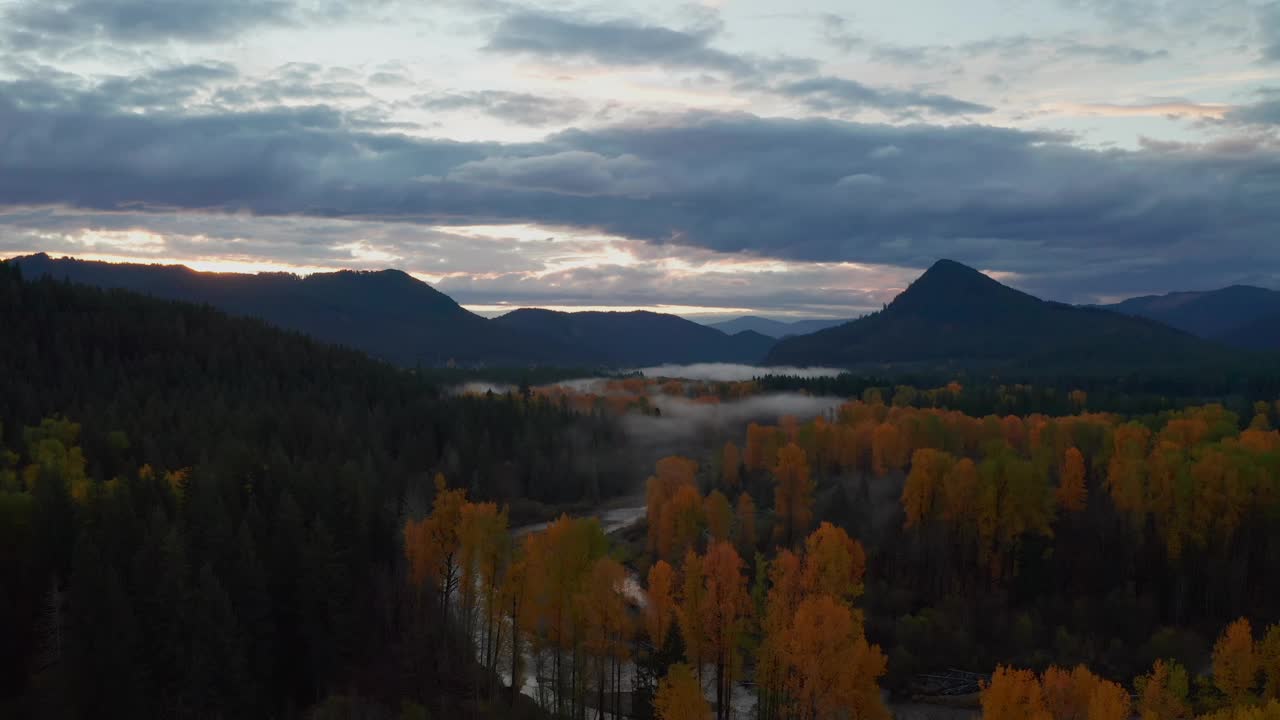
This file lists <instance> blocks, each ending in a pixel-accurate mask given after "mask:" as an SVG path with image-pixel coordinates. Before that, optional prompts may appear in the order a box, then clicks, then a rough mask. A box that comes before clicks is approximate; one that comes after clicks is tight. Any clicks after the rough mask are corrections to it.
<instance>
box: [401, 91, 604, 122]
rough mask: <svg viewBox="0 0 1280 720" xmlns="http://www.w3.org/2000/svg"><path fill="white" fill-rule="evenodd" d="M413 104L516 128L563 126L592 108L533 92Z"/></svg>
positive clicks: (430, 98) (432, 98)
mask: <svg viewBox="0 0 1280 720" xmlns="http://www.w3.org/2000/svg"><path fill="white" fill-rule="evenodd" d="M412 102H413V104H414V105H417V106H418V107H421V108H424V109H426V110H440V111H445V112H451V111H459V110H464V111H474V112H481V113H484V114H486V115H490V116H493V117H495V118H498V119H499V120H505V121H506V122H509V123H514V124H516V125H525V126H529V127H537V126H543V125H562V124H565V123H568V122H571V121H573V120H576V119H578V118H580V117H582V116H583V115H586V114H587V112H588V111H589V110H590V108H589V107H588V106H587V103H585V102H583V101H582V100H579V99H577V98H567V97H546V96H543V95H533V94H530V93H518V92H506V91H501V90H480V91H476V92H454V93H442V94H438V95H420V96H418V97H415V98H414V99H413V101H412Z"/></svg>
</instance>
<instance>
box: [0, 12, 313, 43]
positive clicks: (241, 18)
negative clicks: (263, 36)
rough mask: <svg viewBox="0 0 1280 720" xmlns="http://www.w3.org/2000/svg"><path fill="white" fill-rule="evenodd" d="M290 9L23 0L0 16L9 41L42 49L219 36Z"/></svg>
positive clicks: (278, 19) (283, 18)
mask: <svg viewBox="0 0 1280 720" xmlns="http://www.w3.org/2000/svg"><path fill="white" fill-rule="evenodd" d="M293 9H294V8H293V3H291V2H285V1H283V0H164V2H154V0H24V1H19V2H17V3H15V4H14V5H13V6H12V7H11V8H10V9H9V10H8V11H7V12H6V13H4V15H3V16H0V19H3V21H4V24H5V25H6V26H7V27H8V35H9V37H10V42H11V43H12V44H14V45H15V46H17V47H20V48H23V49H40V48H48V47H51V46H62V45H69V44H77V43H86V42H91V41H95V40H103V41H114V42H121V43H129V44H155V43H165V42H168V41H171V40H180V41H187V42H213V41H220V40H226V39H229V38H232V37H235V36H236V35H238V34H240V33H242V32H244V31H245V30H247V29H249V28H252V27H255V26H259V25H278V24H283V23H285V22H288V21H289V20H290V18H291V17H292V12H293Z"/></svg>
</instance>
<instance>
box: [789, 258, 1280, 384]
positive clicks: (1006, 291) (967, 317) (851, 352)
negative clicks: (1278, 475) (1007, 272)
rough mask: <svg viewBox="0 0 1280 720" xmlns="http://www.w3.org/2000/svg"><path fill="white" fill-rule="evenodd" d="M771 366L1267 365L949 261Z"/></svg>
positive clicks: (1144, 368) (1126, 368)
mask: <svg viewBox="0 0 1280 720" xmlns="http://www.w3.org/2000/svg"><path fill="white" fill-rule="evenodd" d="M1275 359H1276V358H1275V357H1267V358H1266V360H1267V361H1270V362H1274V361H1275ZM767 362H768V363H769V364H789V365H826V366H834V367H848V368H865V369H878V370H880V371H882V372H893V371H897V372H903V371H906V372H912V371H916V372H919V371H927V370H936V369H939V368H948V369H953V370H965V369H968V370H998V371H1001V372H1002V373H1003V372H1010V373H1015V374H1016V373H1045V372H1050V371H1058V372H1070V373H1077V374H1107V373H1127V372H1135V371H1140V372H1153V371H1168V370H1192V369H1194V370H1197V371H1203V370H1204V369H1206V368H1227V367H1240V366H1245V365H1248V364H1249V363H1260V362H1262V360H1260V359H1255V356H1253V355H1252V354H1251V353H1247V352H1245V351H1242V350H1237V349H1231V348H1227V347H1225V346H1223V345H1221V344H1218V343H1215V342H1210V341H1207V340H1204V339H1201V338H1198V337H1195V336H1193V335H1190V334H1188V333H1186V332H1183V331H1181V330H1177V329H1175V328H1172V327H1169V326H1167V325H1164V324H1161V323H1159V322H1156V321H1153V320H1150V319H1146V318H1140V317H1133V316H1129V315H1123V314H1120V313H1115V312H1110V311H1108V310H1103V309H1099V308H1088V307H1076V306H1072V305H1064V304H1061V303H1055V302H1047V301H1044V300H1040V299H1038V298H1035V297H1032V296H1031V295H1028V294H1026V293H1023V292H1020V291H1018V290H1014V289H1013V288H1010V287H1007V286H1005V285H1002V284H1000V283H999V282H996V281H995V280H993V279H991V278H990V277H987V276H986V275H984V274H982V273H980V272H978V271H977V270H974V269H972V268H969V267H966V266H964V265H961V264H959V263H956V262H952V261H950V260H940V261H938V262H937V263H936V264H934V265H933V267H931V268H929V270H928V271H927V272H925V273H924V275H922V276H920V278H918V279H917V280H916V281H915V282H913V283H912V284H911V285H910V287H908V288H907V289H906V290H905V291H904V292H903V293H902V294H901V295H899V296H898V297H897V298H895V299H894V301H893V302H891V303H889V305H888V307H886V308H885V309H884V310H882V311H880V312H877V313H873V314H871V315H868V316H866V317H863V318H860V319H858V320H854V321H853V322H850V323H847V324H844V325H840V326H838V327H834V328H829V329H827V330H820V331H818V332H815V333H812V334H809V335H803V336H798V337H790V338H784V339H782V340H780V341H779V342H778V344H777V345H775V346H774V347H773V349H772V350H770V351H769V356H768V358H767ZM1273 366H1274V365H1273Z"/></svg>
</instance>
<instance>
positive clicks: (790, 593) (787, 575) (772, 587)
mask: <svg viewBox="0 0 1280 720" xmlns="http://www.w3.org/2000/svg"><path fill="white" fill-rule="evenodd" d="M768 577H769V590H768V593H767V596H766V600H765V615H764V618H763V621H762V622H761V630H762V634H763V637H762V638H761V640H760V649H759V651H758V652H757V653H756V682H757V686H758V687H759V697H758V700H757V707H758V708H759V717H760V718H762V719H763V720H772V719H773V718H776V717H778V716H779V715H780V713H781V712H782V708H783V704H784V702H785V701H786V695H785V687H784V684H785V680H786V673H787V633H788V632H789V630H790V628H791V621H792V618H794V616H795V610H796V608H797V607H798V606H799V605H800V599H801V597H802V596H803V588H802V579H801V578H802V572H801V561H800V557H799V556H798V555H796V554H794V553H792V552H791V551H790V550H787V549H785V548H784V549H782V550H781V551H779V552H778V556H777V557H776V558H774V560H773V562H770V563H769V567H768Z"/></svg>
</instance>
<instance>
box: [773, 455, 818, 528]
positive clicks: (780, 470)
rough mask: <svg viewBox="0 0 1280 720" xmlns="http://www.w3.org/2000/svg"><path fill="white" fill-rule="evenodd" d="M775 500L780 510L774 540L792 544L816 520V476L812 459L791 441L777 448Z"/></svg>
mask: <svg viewBox="0 0 1280 720" xmlns="http://www.w3.org/2000/svg"><path fill="white" fill-rule="evenodd" d="M773 477H774V482H775V483H776V484H775V485H774V493H773V504H774V510H775V511H776V514H777V523H776V524H775V525H774V532H773V535H774V541H775V542H777V543H778V544H779V545H781V546H782V547H791V546H792V545H793V544H794V543H795V542H796V541H797V540H799V539H800V538H801V537H802V536H803V535H804V533H805V532H806V531H807V530H808V529H809V523H810V522H812V521H813V480H812V479H810V477H809V461H808V459H807V458H806V457H805V454H804V450H802V449H800V446H799V445H796V444H795V443H789V444H788V445H787V446H786V447H784V448H782V449H781V450H779V451H778V463H777V465H775V466H774V468H773Z"/></svg>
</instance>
